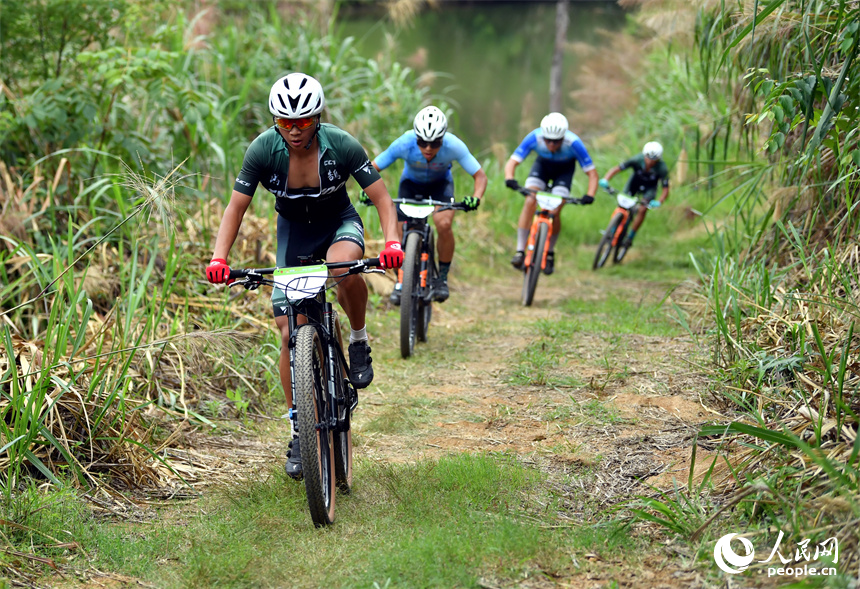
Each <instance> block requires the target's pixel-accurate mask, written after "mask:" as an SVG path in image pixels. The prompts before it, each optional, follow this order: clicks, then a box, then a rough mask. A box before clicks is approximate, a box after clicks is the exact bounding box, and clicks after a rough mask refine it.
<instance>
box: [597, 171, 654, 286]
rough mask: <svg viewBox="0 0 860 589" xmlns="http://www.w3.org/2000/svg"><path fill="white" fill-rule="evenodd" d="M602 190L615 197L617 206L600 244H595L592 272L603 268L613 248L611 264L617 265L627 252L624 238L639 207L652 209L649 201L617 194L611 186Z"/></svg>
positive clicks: (628, 247) (620, 193) (627, 246)
mask: <svg viewBox="0 0 860 589" xmlns="http://www.w3.org/2000/svg"><path fill="white" fill-rule="evenodd" d="M604 190H606V192H608V193H609V194H611V195H612V196H614V197H615V200H616V202H617V203H618V206H617V207H615V210H614V211H612V217H611V218H610V220H609V225H607V226H606V230H605V231H604V232H603V237H602V238H601V239H600V243H599V244H597V253H595V254H594V264H593V265H592V269H593V270H598V269H600V268H602V267H603V265H604V264H605V263H606V260H608V259H609V254H610V253H612V249H613V248H615V253H614V254H613V256H612V263H613V264H618V263H619V262H621V260H623V259H624V256H625V255H627V250H629V249H630V246H629V245H625V244H624V238H625V237H626V236H627V231H628V230H629V229H630V224H631V223H632V222H633V219H635V218H636V215H638V214H639V207H643V206H644V207H648V208H649V209H650V208H652V207H651V206H649V204H648V202H649V201H647V200H645V199H643V198H636V197H635V196H630V195H629V194H624V193H623V192H618V191H617V190H615V189H614V188H612V187H611V186H610V187H608V188H604Z"/></svg>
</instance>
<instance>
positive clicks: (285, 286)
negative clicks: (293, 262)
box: [272, 264, 328, 301]
mask: <svg viewBox="0 0 860 589" xmlns="http://www.w3.org/2000/svg"><path fill="white" fill-rule="evenodd" d="M272 278H274V280H275V284H276V285H277V288H280V289H281V290H283V291H284V293H285V294H286V295H287V298H288V299H289V300H291V301H298V300H301V299H309V298H312V297H315V296H316V295H317V293H318V292H319V291H321V290H322V289H324V288H325V283H326V281H327V280H328V268H326V267H325V266H324V265H323V264H318V265H316V266H296V267H295V268H278V269H277V270H275V272H274V273H273V274H272Z"/></svg>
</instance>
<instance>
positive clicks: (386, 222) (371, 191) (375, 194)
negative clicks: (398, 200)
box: [364, 179, 401, 242]
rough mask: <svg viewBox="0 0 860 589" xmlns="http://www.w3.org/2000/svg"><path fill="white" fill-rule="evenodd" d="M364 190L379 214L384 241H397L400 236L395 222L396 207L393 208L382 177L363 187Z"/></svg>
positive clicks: (398, 227) (398, 224)
mask: <svg viewBox="0 0 860 589" xmlns="http://www.w3.org/2000/svg"><path fill="white" fill-rule="evenodd" d="M364 192H365V194H367V196H368V198H370V201H371V202H372V203H373V204H374V205H375V206H376V212H377V213H378V214H379V224H380V226H381V227H382V234H383V236H385V241H397V242H399V241H400V237H401V236H400V223H398V222H397V209H395V207H394V202H393V201H392V200H391V195H389V194H388V189H387V188H386V187H385V184H384V183H383V182H382V179H379V180H377V181H376V182H374V183H373V184H371V185H370V186H368V187H367V188H365V189H364Z"/></svg>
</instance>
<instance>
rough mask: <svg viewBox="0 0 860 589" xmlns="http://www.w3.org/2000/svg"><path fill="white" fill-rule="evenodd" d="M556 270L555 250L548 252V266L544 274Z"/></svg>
mask: <svg viewBox="0 0 860 589" xmlns="http://www.w3.org/2000/svg"><path fill="white" fill-rule="evenodd" d="M553 272H555V252H547V253H546V267H545V268H544V269H543V273H544V274H547V275H548V274H552V273H553Z"/></svg>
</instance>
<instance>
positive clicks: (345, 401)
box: [230, 258, 384, 527]
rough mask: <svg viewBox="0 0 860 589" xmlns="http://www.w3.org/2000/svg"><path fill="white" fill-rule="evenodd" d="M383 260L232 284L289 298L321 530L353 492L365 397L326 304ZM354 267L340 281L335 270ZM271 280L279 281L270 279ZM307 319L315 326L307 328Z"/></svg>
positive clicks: (305, 463) (293, 381)
mask: <svg viewBox="0 0 860 589" xmlns="http://www.w3.org/2000/svg"><path fill="white" fill-rule="evenodd" d="M376 266H379V258H371V259H366V260H353V261H351V262H334V263H322V262H318V263H313V264H312V265H308V266H297V267H292V268H261V269H254V268H250V269H244V270H239V269H235V270H231V271H230V279H233V280H235V282H233V283H231V284H230V286H237V285H241V286H244V287H245V289H247V290H256V289H257V288H259V287H260V285H267V286H271V287H272V288H279V289H282V290H283V291H284V292H285V294H286V297H287V300H288V304H287V305H286V316H287V318H288V320H289V325H290V341H289V349H290V385H291V386H292V389H293V400H294V402H295V405H296V410H297V413H298V415H297V418H298V419H297V421H298V428H299V433H298V436H299V444H300V447H301V449H302V473H303V478H304V481H305V490H306V491H307V499H308V507H309V509H310V512H311V519H312V520H313V522H314V525H315V526H317V527H320V526H326V525H329V524H331V523H332V522H334V508H335V490H336V488H337V489H340V491H342V492H344V493H349V492H350V490H351V488H352V432H351V430H350V420H351V417H352V412H353V411H354V410H355V408H356V407H357V406H358V392H357V391H356V389H355V387H354V386H353V385H352V383H351V382H350V381H349V377H348V376H347V375H348V374H349V365H348V362H347V360H346V357H345V356H344V353H343V339H342V336H341V330H340V321H339V320H338V317H337V311H335V310H334V307H333V305H332V303H330V302H328V301H326V294H325V293H326V290H327V288H328V287H327V283H328V282H329V278H333V281H332V284H331V286H335V285H336V284H337V282H338V279H342V278H343V277H344V276H346V275H348V274H358V273H360V272H384V271H383V270H374V269H373V268H374V267H376ZM337 268H347V272H346V274H341V275H338V276H335V277H331V276H330V275H329V270H330V269H337ZM265 276H271V277H272V278H271V279H270V278H265ZM299 317H305V318H306V319H307V323H303V324H301V325H300V324H299V322H298V321H299Z"/></svg>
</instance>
